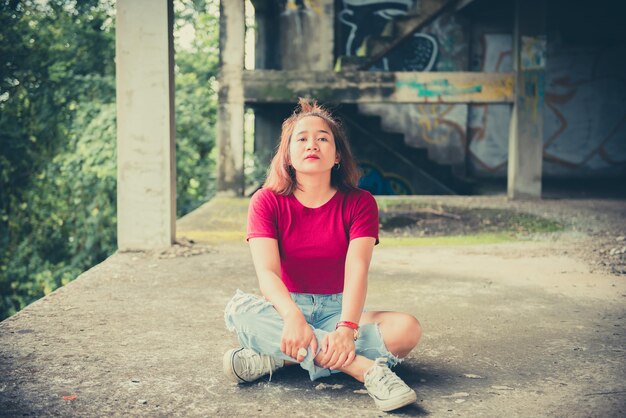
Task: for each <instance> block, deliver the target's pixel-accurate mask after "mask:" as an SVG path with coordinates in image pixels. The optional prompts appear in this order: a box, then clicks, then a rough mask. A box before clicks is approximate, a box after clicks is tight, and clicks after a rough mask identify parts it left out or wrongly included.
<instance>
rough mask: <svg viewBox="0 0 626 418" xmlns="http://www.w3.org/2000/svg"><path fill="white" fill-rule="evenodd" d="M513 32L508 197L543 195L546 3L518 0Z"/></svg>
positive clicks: (525, 197) (523, 197) (533, 0)
mask: <svg viewBox="0 0 626 418" xmlns="http://www.w3.org/2000/svg"><path fill="white" fill-rule="evenodd" d="M515 8H516V10H515V28H514V31H513V32H514V33H513V69H514V71H515V72H516V83H515V87H516V88H515V90H516V91H515V102H514V104H513V112H512V115H511V127H510V132H509V165H508V178H507V180H508V197H509V199H527V198H540V197H541V170H542V160H543V108H544V91H545V89H544V84H545V68H546V58H545V57H546V36H545V33H546V2H545V1H544V0H523V1H522V0H517V1H516V5H515Z"/></svg>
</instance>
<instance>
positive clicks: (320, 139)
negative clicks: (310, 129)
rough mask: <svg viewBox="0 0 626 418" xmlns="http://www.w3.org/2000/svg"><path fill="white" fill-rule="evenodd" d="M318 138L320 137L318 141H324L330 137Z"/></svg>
mask: <svg viewBox="0 0 626 418" xmlns="http://www.w3.org/2000/svg"><path fill="white" fill-rule="evenodd" d="M317 139H318V141H324V142H326V141H328V139H326V138H317Z"/></svg>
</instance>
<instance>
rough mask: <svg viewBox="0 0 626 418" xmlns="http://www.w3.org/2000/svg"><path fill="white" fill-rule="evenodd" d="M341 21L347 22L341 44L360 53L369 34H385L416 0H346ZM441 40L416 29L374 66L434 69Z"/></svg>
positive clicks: (349, 53) (347, 51)
mask: <svg viewBox="0 0 626 418" xmlns="http://www.w3.org/2000/svg"><path fill="white" fill-rule="evenodd" d="M342 4H343V9H342V10H341V11H340V12H339V15H338V18H339V21H340V22H341V23H342V24H343V25H344V30H342V31H341V33H342V34H343V37H342V40H341V45H343V46H344V51H343V54H344V55H346V56H356V55H358V52H357V51H358V49H359V48H360V47H361V45H362V43H363V41H364V40H365V39H366V38H367V37H378V36H381V35H382V33H383V31H384V29H385V26H386V25H387V23H389V22H390V21H391V20H393V19H394V18H397V17H399V16H404V15H406V14H407V12H408V11H409V10H410V9H411V8H412V7H413V4H414V1H413V0H383V1H381V0H342ZM437 52H438V46H437V40H436V39H435V38H434V37H432V36H430V35H428V34H425V33H416V34H414V35H413V36H412V37H410V38H409V39H407V40H406V41H404V42H403V43H402V44H401V45H399V46H398V47H397V48H395V49H394V50H393V51H391V52H390V53H389V54H387V56H385V57H384V58H382V60H381V62H380V63H378V64H376V65H374V67H373V68H372V69H373V70H379V71H380V70H383V71H430V70H431V69H432V68H433V67H434V65H435V61H436V58H437Z"/></svg>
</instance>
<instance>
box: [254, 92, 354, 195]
mask: <svg viewBox="0 0 626 418" xmlns="http://www.w3.org/2000/svg"><path fill="white" fill-rule="evenodd" d="M307 116H316V117H318V118H321V119H323V120H324V121H325V122H326V123H327V124H328V126H329V127H330V130H331V132H332V134H333V137H334V138H335V147H336V149H337V155H338V156H339V159H340V161H339V162H340V164H339V167H338V168H333V169H332V170H331V175H330V184H331V186H333V187H336V188H337V189H338V190H341V191H344V192H347V191H350V190H353V189H356V187H357V184H358V181H359V169H358V168H357V165H356V162H355V161H354V158H353V157H352V152H351V151H350V145H349V144H348V138H347V136H346V134H345V132H344V130H343V127H342V126H341V122H340V121H339V120H338V119H336V118H335V117H334V116H333V115H332V114H331V113H330V112H329V111H328V110H326V109H325V108H323V107H322V106H320V105H318V104H317V101H316V100H312V101H310V100H309V99H303V98H300V99H299V100H298V107H296V110H295V111H294V112H293V114H292V115H291V116H289V117H288V118H287V119H285V121H284V122H283V126H282V132H281V134H280V144H278V149H277V150H276V155H274V158H273V159H272V163H271V164H270V167H269V169H268V172H267V179H266V180H265V184H264V185H263V187H265V188H267V189H270V190H272V191H273V192H274V193H277V194H280V195H283V196H288V195H290V194H293V192H294V191H295V190H296V188H297V187H298V182H297V181H296V173H295V170H294V169H293V167H292V166H291V162H290V158H289V142H290V140H291V135H292V134H293V130H294V128H295V126H296V124H297V123H298V121H300V120H301V119H302V118H305V117H307Z"/></svg>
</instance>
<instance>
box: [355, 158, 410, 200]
mask: <svg viewBox="0 0 626 418" xmlns="http://www.w3.org/2000/svg"><path fill="white" fill-rule="evenodd" d="M359 168H360V169H361V172H362V173H363V175H362V176H361V179H360V180H359V187H360V188H362V189H365V190H367V191H368V192H370V193H372V194H374V195H410V194H414V192H413V189H412V188H411V185H410V184H409V182H408V181H407V180H406V179H404V178H402V177H400V176H398V175H397V174H392V173H385V172H383V171H382V170H381V169H380V168H379V167H378V166H376V165H375V164H373V163H371V162H367V161H360V162H359Z"/></svg>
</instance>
